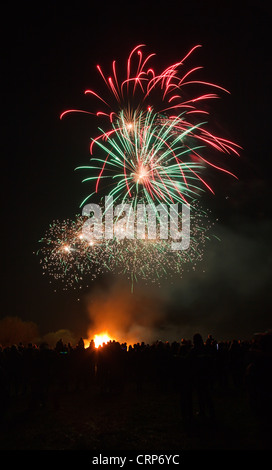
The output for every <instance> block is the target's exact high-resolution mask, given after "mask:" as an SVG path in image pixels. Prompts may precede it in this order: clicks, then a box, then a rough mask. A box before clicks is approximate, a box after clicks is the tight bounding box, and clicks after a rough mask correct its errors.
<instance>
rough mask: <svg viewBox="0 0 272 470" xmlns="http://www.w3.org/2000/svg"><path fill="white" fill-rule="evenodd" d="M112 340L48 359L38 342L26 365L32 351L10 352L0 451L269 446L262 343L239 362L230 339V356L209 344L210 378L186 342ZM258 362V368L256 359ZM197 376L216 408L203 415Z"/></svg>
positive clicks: (245, 350) (243, 351)
mask: <svg viewBox="0 0 272 470" xmlns="http://www.w3.org/2000/svg"><path fill="white" fill-rule="evenodd" d="M116 345H118V347H116V348H115V349H114V348H113V349H112V350H111V346H109V345H108V346H104V348H100V350H99V351H97V350H95V349H91V348H90V349H89V350H88V349H85V350H84V349H82V350H80V348H79V349H78V350H77V349H74V350H71V351H68V352H67V351H66V352H65V353H64V354H63V351H62V352H61V351H56V350H54V351H52V350H49V349H44V350H42V351H43V354H44V357H43V358H42V354H41V351H40V350H39V349H38V348H37V349H35V351H34V352H35V354H33V355H32V357H31V361H30V360H29V358H28V363H27V361H22V358H23V357H24V356H25V357H26V349H27V348H24V350H21V351H20V354H21V355H20V354H17V353H18V350H17V352H16V351H15V349H14V351H13V352H14V353H15V354H14V357H13V358H12V360H11V357H10V358H9V360H10V363H9V366H11V364H12V361H13V366H14V368H15V369H14V370H16V367H17V376H16V374H14V373H12V369H9V370H8V368H7V367H6V375H4V372H3V367H2V388H1V390H2V392H1V393H2V397H1V404H2V408H1V413H2V415H1V420H2V425H1V430H0V449H1V450H23V449H24V450H89V451H92V452H96V453H98V452H99V451H103V450H104V451H117V450H120V451H122V450H123V451H151V450H153V451H154V450H156V451H157V452H160V451H162V452H163V451H165V452H166V451H171V450H176V451H186V450H188V451H190V450H191V451H192V450H213V451H215V450H223V451H229V450H245V451H249V450H268V449H271V419H270V418H271V375H270V376H269V377H270V378H269V379H268V380H267V365H268V364H269V366H268V367H270V372H271V356H269V354H270V353H269V354H268V353H266V352H265V353H264V351H262V349H261V347H260V346H258V345H256V344H252V343H246V345H245V344H243V345H242V344H240V345H239V348H240V349H239V348H238V349H237V354H236V353H235V354H236V357H235V359H236V360H237V361H238V362H237V364H238V363H239V367H235V363H234V362H233V361H232V362H231V360H230V359H229V357H230V356H229V354H230V353H229V350H230V344H227V343H226V344H225V346H224V348H223V347H222V351H224V353H225V354H224V355H223V356H224V362H222V360H221V359H220V361H219V358H218V355H219V351H220V349H219V350H218V349H216V348H214V349H210V353H209V354H207V345H205V346H204V345H203V347H205V348H206V350H205V351H206V356H207V357H208V358H209V359H208V360H209V361H211V362H208V364H209V370H208V369H207V370H205V369H203V367H205V366H204V365H203V364H202V366H201V367H202V369H201V370H202V371H203V372H204V375H203V377H202V378H201V381H202V379H204V381H203V382H201V381H200V382H198V379H199V374H200V375H201V374H202V372H201V371H200V372H199V371H198V372H197V376H196V375H195V374H196V373H195V367H196V364H197V361H198V359H197V361H196V360H195V359H193V360H192V357H193V356H192V355H193V351H194V349H195V347H194V346H193V345H191V344H190V342H188V343H187V344H184V345H183V346H184V350H182V347H181V346H180V345H177V344H175V345H174V346H173V345H172V346H170V345H167V346H166V345H160V347H159V346H158V345H157V346H156V347H155V346H153V347H152V348H150V347H149V348H148V347H147V346H142V347H140V346H139V348H138V350H134V351H133V350H131V351H124V350H122V349H121V347H120V345H119V343H116ZM141 348H142V349H141ZM140 351H141V352H140ZM7 352H8V353H9V354H10V355H11V349H8V350H6V351H2V352H1V358H2V365H3V364H4V359H3V355H4V354H6V358H7V357H8V354H7ZM239 352H240V353H239ZM32 353H33V350H32ZM202 353H203V351H202ZM140 354H141V356H140ZM34 357H35V358H36V363H35V361H34ZM197 357H199V356H197ZM201 357H202V359H203V354H202V356H201ZM139 358H140V360H139ZM188 358H191V359H190V362H189V363H188V360H189V359H188ZM256 358H258V360H257V359H256ZM267 358H268V361H267ZM225 359H228V360H227V362H226V363H225ZM245 359H246V360H245ZM6 360H7V359H6ZM16 361H19V362H18V363H17V365H16ZM20 361H21V362H20ZM257 361H259V362H258V365H259V369H257V371H256V367H255V370H254V367H253V366H252V364H254V365H255V366H256V364H257ZM26 363H27V365H26ZM18 364H20V368H19V367H18ZM188 364H189V367H188ZM223 364H225V365H224V371H223V373H222V367H223ZM264 365H265V367H264ZM252 367H253V371H252ZM249 371H251V372H250V373H249ZM256 381H257V384H256ZM197 383H200V384H202V385H203V387H204V389H205V388H206V391H207V390H208V392H209V395H210V399H211V401H212V410H211V407H210V406H209V401H208V400H206V403H204V408H203V410H202V411H203V412H202V414H200V413H199V411H200V409H201V406H200V402H199V391H198V388H197ZM265 384H266V385H265ZM264 386H265V389H264V388H263V387H264ZM269 386H270V389H269ZM207 387H208V388H207ZM184 390H187V392H186V393H184ZM202 391H203V389H202ZM201 393H202V392H201ZM201 396H202V395H200V397H201ZM202 398H203V396H202ZM204 401H205V397H204ZM206 405H208V406H206Z"/></svg>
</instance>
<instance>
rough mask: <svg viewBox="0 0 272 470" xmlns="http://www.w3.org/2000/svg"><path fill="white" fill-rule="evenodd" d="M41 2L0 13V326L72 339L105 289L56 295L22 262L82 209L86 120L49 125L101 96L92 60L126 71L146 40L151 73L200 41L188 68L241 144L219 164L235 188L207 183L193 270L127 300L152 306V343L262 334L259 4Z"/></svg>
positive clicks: (265, 165)
mask: <svg viewBox="0 0 272 470" xmlns="http://www.w3.org/2000/svg"><path fill="white" fill-rule="evenodd" d="M37 5H38V4H37ZM41 5H42V4H39V6H37V8H36V9H35V7H30V5H27V6H26V4H19V6H16V8H15V7H12V6H10V7H5V8H4V9H3V10H2V26H1V29H2V31H1V32H2V39H1V46H2V54H1V61H2V67H1V69H2V73H1V76H2V85H1V94H2V100H1V101H2V105H1V116H2V125H1V128H2V131H3V136H2V139H1V144H2V188H3V195H2V210H3V213H2V235H3V241H2V255H3V262H2V266H3V273H2V277H1V285H2V288H3V291H2V295H1V318H4V317H5V316H7V315H11V316H18V317H20V318H21V319H23V320H25V321H33V322H35V323H36V324H37V325H38V326H39V328H40V331H41V334H44V333H46V332H50V331H56V330H58V329H61V328H65V329H69V330H71V331H73V332H74V333H75V335H84V333H85V332H86V328H88V325H89V318H88V311H87V308H86V299H91V298H92V296H94V297H95V296H96V292H97V289H98V288H99V290H101V289H102V290H104V292H105V296H107V295H108V296H110V295H111V292H112V290H114V284H115V282H116V279H115V280H113V279H112V278H110V276H109V277H107V278H103V279H100V280H98V281H97V282H95V283H93V285H92V287H91V288H90V289H89V290H88V291H86V292H83V293H78V292H68V293H67V292H62V291H58V292H57V293H56V292H54V288H55V287H58V286H55V285H52V284H49V282H48V278H45V276H42V271H41V268H40V265H39V260H38V258H37V256H35V255H34V254H33V252H35V251H36V250H37V249H38V240H39V239H40V238H41V237H42V236H43V235H44V232H45V230H46V229H47V227H48V225H49V224H50V223H51V222H52V220H54V219H59V220H62V219H65V218H73V217H74V215H75V214H77V213H79V212H80V210H79V205H80V203H81V201H82V200H83V198H84V197H85V196H86V191H87V188H86V187H85V186H84V185H83V184H82V183H81V179H82V175H81V174H78V173H77V172H75V171H74V168H75V167H76V166H79V165H82V164H88V161H89V142H90V137H91V136H93V135H95V134H96V121H95V119H92V118H90V117H86V116H82V115H81V116H79V115H73V116H70V117H69V118H67V119H65V120H63V121H60V119H59V116H60V114H61V112H63V111H64V110H66V109H69V108H79V109H86V110H92V109H91V106H92V104H91V101H88V98H87V97H86V96H84V93H83V92H84V90H85V89H86V88H92V89H94V90H97V91H99V90H101V93H103V91H102V90H104V88H103V83H102V81H101V79H100V77H99V75H98V73H97V71H96V65H97V64H100V65H101V66H103V68H104V69H106V68H107V67H108V68H109V67H110V64H111V62H112V60H114V59H116V60H117V61H118V63H120V64H125V61H126V59H127V57H128V54H129V53H130V51H131V50H132V48H133V47H135V46H136V45H137V44H141V43H144V44H146V45H147V51H148V52H155V53H156V54H157V56H156V59H155V62H156V64H158V66H157V68H158V69H163V68H165V67H167V66H168V65H170V64H172V63H174V62H176V61H178V60H179V59H181V58H182V57H183V56H184V55H185V54H186V53H187V52H188V50H189V49H190V48H191V47H193V46H194V45H196V44H201V45H202V48H200V49H199V50H198V51H196V52H195V54H194V56H193V58H192V63H194V64H195V66H199V65H202V66H204V69H203V72H202V73H203V78H204V77H205V79H207V80H210V81H212V82H214V83H218V84H220V85H221V86H223V87H225V88H227V89H228V90H230V92H231V94H230V95H227V94H223V95H220V96H222V99H220V100H217V101H216V102H213V103H212V106H213V108H212V109H214V113H215V117H216V120H217V121H218V123H220V126H222V129H223V133H224V134H225V136H226V138H230V139H231V140H233V141H235V142H237V143H239V144H240V145H241V146H242V147H243V150H242V151H241V156H240V158H236V157H232V158H233V161H232V162H231V164H230V165H231V166H230V168H231V170H232V171H233V172H235V173H236V174H237V176H238V177H239V181H238V182H237V181H234V180H233V179H231V178H221V177H218V179H215V180H214V181H213V183H214V185H215V190H216V195H215V196H210V195H209V196H207V197H206V200H205V203H206V204H207V207H208V208H209V209H211V211H212V214H213V217H214V218H215V219H216V218H218V219H219V221H218V225H217V227H216V231H217V232H216V233H217V234H218V235H219V237H220V239H221V242H220V243H214V244H210V245H209V246H208V247H207V253H206V255H205V256H204V260H203V265H202V266H201V267H200V270H199V272H195V273H192V272H191V273H188V275H187V276H185V277H184V279H182V280H180V281H179V283H175V284H174V285H173V286H170V285H167V284H166V285H164V286H163V287H162V289H160V290H157V291H156V290H155V289H152V290H148V288H143V287H140V286H139V287H138V288H136V290H135V293H134V294H133V295H134V297H133V299H132V302H135V299H137V298H138V297H139V296H140V297H141V298H143V302H145V300H144V299H145V298H147V297H148V295H149V293H150V296H152V298H153V297H154V298H157V301H158V300H159V302H160V303H161V305H163V309H164V315H163V319H162V321H161V323H160V322H157V323H158V324H157V325H156V328H158V331H159V332H160V333H159V334H160V336H161V337H162V338H164V339H167V337H166V336H167V335H169V339H173V338H174V337H175V336H176V338H175V339H180V337H182V336H186V335H187V336H188V335H189V336H190V335H191V334H192V333H193V332H194V331H196V330H198V331H201V332H203V334H204V335H205V334H207V333H208V332H211V333H212V334H214V335H217V336H218V337H222V338H224V337H228V336H231V337H234V336H237V337H248V336H249V337H250V336H251V335H252V334H254V333H255V332H258V331H265V330H268V329H270V328H271V327H272V324H271V320H270V319H271V314H270V305H271V282H270V278H271V275H270V274H271V234H272V233H271V232H272V230H271V228H272V224H271V218H270V206H271V184H270V182H271V181H270V180H271V178H270V174H271V142H270V140H271V129H270V127H271V120H270V89H271V70H270V68H271V66H270V63H271V59H270V47H269V44H270V34H271V12H270V11H269V9H268V7H266V6H265V3H264V2H258V5H256V6H255V7H254V8H253V7H248V8H244V9H239V8H238V7H237V2H236V3H233V6H231V4H230V3H229V2H220V8H219V7H218V6H212V5H211V4H210V3H209V2H208V3H207V2H202V3H201V4H199V3H197V2H182V1H180V2H171V1H170V2H154V3H153V2H137V3H136V2H135V3H133V4H132V3H129V2H126V3H122V2H121V3H120V2H119V3H112V5H111V6H108V5H107V6H106V4H104V2H100V3H99V2H97V3H93V2H88V5H89V6H86V4H85V2H84V3H83V2H82V3H80V2H77V3H75V4H74V6H70V5H65V6H60V5H58V6H55V5H51V4H50V2H49V4H48V3H46V4H44V5H43V6H41ZM3 144H4V145H3ZM3 167H4V171H3ZM203 271H205V272H203ZM129 289H130V286H129V285H128V292H129ZM137 296H138V297H137ZM78 298H80V301H79V300H78ZM137 308H139V307H137ZM155 308H156V307H155V305H154V309H155ZM139 339H141V338H139Z"/></svg>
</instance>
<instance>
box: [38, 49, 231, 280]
mask: <svg viewBox="0 0 272 470" xmlns="http://www.w3.org/2000/svg"><path fill="white" fill-rule="evenodd" d="M143 47H144V45H140V46H137V47H135V48H134V49H133V50H132V52H131V53H130V55H129V57H128V60H127V63H126V67H125V68H124V69H123V71H124V76H123V77H122V78H120V76H121V75H122V73H120V71H118V70H117V64H116V61H113V63H112V68H111V75H110V76H109V77H107V76H106V74H105V73H104V72H103V71H102V68H101V67H100V66H97V69H98V72H99V74H100V76H101V78H102V80H103V82H104V83H105V84H106V95H105V96H104V95H103V96H102V95H101V94H100V93H96V92H95V91H93V90H91V89H88V90H86V91H85V94H86V95H88V96H90V97H92V98H94V99H95V100H97V102H98V103H99V104H100V105H101V106H102V108H100V109H99V110H95V111H87V110H86V111H85V110H78V109H70V110H67V111H65V112H64V113H62V114H61V116H60V117H61V119H62V118H63V117H64V116H66V115H69V114H70V113H72V112H80V113H85V114H90V115H93V116H96V117H98V118H99V122H103V124H99V127H98V135H96V136H95V137H93V138H92V139H91V144H90V153H91V164H90V165H85V166H80V167H78V168H77V169H84V170H87V171H88V172H89V173H88V175H86V177H85V178H84V179H83V181H84V182H87V183H88V184H89V185H90V186H91V190H90V191H92V192H91V193H90V194H88V196H87V197H86V198H85V199H84V200H83V201H82V203H81V207H82V206H83V205H85V203H86V202H87V201H89V200H90V199H91V198H92V197H93V196H94V195H95V194H100V195H101V194H103V195H105V193H106V194H107V195H108V197H109V198H111V199H112V201H113V204H119V206H120V204H128V205H130V206H131V210H133V211H135V209H136V206H138V204H139V203H142V204H148V205H153V206H155V205H158V204H165V205H169V204H170V205H171V204H172V205H177V204H178V203H182V204H187V205H190V207H191V215H190V225H191V230H190V244H189V247H188V249H186V250H175V249H173V245H172V241H171V239H170V238H163V237H160V234H159V233H156V234H155V236H153V237H149V236H146V234H144V236H142V237H139V238H137V237H136V238H133V239H130V237H129V236H127V235H124V236H121V235H123V234H122V233H121V234H120V233H118V231H119V230H121V231H122V226H121V225H120V219H122V217H121V216H120V214H119V215H117V216H116V217H115V220H114V231H113V237H112V238H107V237H105V236H102V237H101V238H99V239H96V238H95V237H93V238H91V239H90V238H88V237H87V238H86V236H85V235H86V234H85V232H84V225H85V221H86V217H83V216H77V217H76V218H75V220H65V221H62V222H60V221H55V222H53V223H52V224H51V226H50V227H49V229H48V231H47V232H46V234H45V236H44V237H43V238H42V240H40V242H41V248H40V250H39V254H41V256H42V259H41V264H42V268H43V271H44V273H48V274H49V276H51V277H52V278H53V279H55V280H60V281H61V283H62V284H63V286H64V288H67V287H70V286H75V285H79V286H81V285H82V284H83V283H84V284H86V282H87V283H88V282H89V281H90V280H93V279H95V278H96V277H97V275H99V274H102V273H105V272H111V273H114V274H116V275H122V276H127V277H128V278H129V279H130V280H131V282H132V284H133V283H134V282H135V281H138V280H143V281H146V282H160V280H161V279H162V278H175V277H176V276H179V277H180V276H181V275H182V273H183V271H184V268H185V266H186V265H188V263H189V264H190V265H191V266H192V267H193V268H194V267H195V266H196V263H198V262H199V261H200V260H201V259H202V256H203V249H204V246H205V243H206V241H207V240H209V231H210V228H211V225H212V224H211V223H210V221H209V217H208V215H207V212H205V211H203V210H202V209H201V208H200V206H199V205H198V202H197V201H196V198H198V199H199V196H201V194H202V193H203V192H204V191H206V190H208V191H211V192H212V193H214V191H213V188H212V187H211V186H210V185H209V184H208V183H207V181H206V179H205V172H206V171H207V169H208V168H213V169H215V170H218V171H222V172H225V173H228V174H229V175H231V176H233V177H235V178H236V176H235V175H233V174H232V173H231V172H230V171H228V170H227V169H226V168H224V166H222V165H221V159H222V156H224V157H227V156H229V155H239V153H238V150H237V149H238V148H239V146H238V145H237V144H235V143H233V142H231V141H229V140H227V139H225V138H222V137H219V136H217V135H215V134H213V133H211V132H210V131H209V130H208V129H207V125H208V123H209V122H208V121H209V118H208V115H209V113H208V111H207V109H206V106H205V103H206V102H207V101H209V100H211V99H215V98H217V97H218V95H217V93H215V91H217V90H220V91H221V92H222V91H223V92H227V93H228V91H227V90H225V89H224V88H222V87H221V86H219V85H215V84H212V83H210V82H207V81H202V80H194V79H193V77H194V75H195V74H196V73H198V71H199V70H200V69H201V68H202V67H194V68H188V67H186V64H187V60H188V58H189V57H190V56H191V54H192V53H193V52H194V51H195V50H196V49H197V48H199V47H200V46H199V45H197V46H195V47H193V48H192V49H191V50H190V51H189V52H188V53H187V54H186V55H185V57H184V58H183V59H182V60H180V61H178V62H177V63H175V64H173V65H171V66H169V67H167V68H166V69H164V70H163V71H162V72H156V71H155V69H154V68H153V67H151V66H150V61H151V58H153V56H154V55H155V54H149V55H147V56H144V54H143V52H142V48H143ZM190 86H191V87H192V88H191V89H193V90H194V93H193V94H191V95H188V90H190ZM200 87H205V88H208V89H210V88H211V89H212V93H209V92H207V91H205V92H203V93H199V88H200ZM218 157H220V164H218ZM102 183H103V184H102ZM101 201H102V198H100V202H101ZM121 222H122V220H121ZM183 222H184V221H183V219H182V217H180V216H179V219H178V227H179V229H182V226H183ZM133 223H134V230H135V229H137V227H136V225H135V224H136V222H133ZM101 229H102V232H103V233H104V234H105V232H106V226H105V221H103V222H101Z"/></svg>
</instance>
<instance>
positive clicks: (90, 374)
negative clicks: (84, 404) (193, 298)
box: [0, 332, 272, 428]
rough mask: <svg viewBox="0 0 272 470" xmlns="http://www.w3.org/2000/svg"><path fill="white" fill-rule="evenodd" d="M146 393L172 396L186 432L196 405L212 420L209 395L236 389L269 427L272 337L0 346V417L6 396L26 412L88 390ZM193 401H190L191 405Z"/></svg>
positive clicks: (271, 413) (4, 407) (211, 402)
mask: <svg viewBox="0 0 272 470" xmlns="http://www.w3.org/2000/svg"><path fill="white" fill-rule="evenodd" d="M148 387H153V390H154V391H155V390H158V391H159V392H162V393H163V392H166V393H167V392H169V391H173V390H174V391H176V392H177V393H178V394H179V401H180V411H181V416H182V419H183V422H184V425H185V426H186V428H189V427H190V426H191V422H192V417H193V412H194V406H195V401H196V402H197V409H198V413H199V416H203V417H207V418H208V419H211V420H213V419H214V418H215V415H216V410H215V406H214V393H215V390H217V391H218V390H219V391H221V392H223V393H228V391H229V390H230V389H239V388H243V390H245V393H246V396H247V397H248V402H249V405H250V407H251V409H252V411H253V412H254V413H257V415H258V416H260V417H263V418H264V419H266V420H267V421H268V422H271V420H272V332H266V333H263V334H260V335H256V336H255V337H254V338H252V339H251V340H249V341H239V340H232V341H220V342H218V341H216V340H215V339H214V338H213V337H212V335H209V336H208V337H207V338H206V340H203V338H202V336H201V335H200V334H199V333H196V334H195V335H194V336H193V338H192V340H190V339H182V340H181V341H180V342H173V343H168V342H161V341H157V342H155V343H152V344H146V343H137V344H134V345H133V346H132V345H131V346H128V345H127V344H126V343H119V342H117V341H110V342H108V343H107V344H104V345H103V346H102V347H99V348H96V347H95V344H94V342H93V341H91V342H90V344H89V346H88V347H84V342H83V340H82V338H81V339H80V340H79V342H78V344H77V345H76V346H71V345H70V344H69V343H68V344H64V343H63V341H62V340H61V339H60V340H59V341H58V342H57V344H56V345H55V347H54V348H52V347H49V346H48V345H47V344H45V343H42V344H40V345H38V346H37V345H34V344H28V345H23V344H19V345H12V346H8V347H7V346H6V347H0V416H1V417H3V416H4V414H5V411H6V410H7V409H8V406H9V404H10V402H11V399H12V397H14V396H19V395H24V396H26V397H28V399H29V407H30V409H36V408H37V407H46V406H47V404H48V400H49V399H50V400H51V403H53V404H54V406H56V407H58V406H59V402H60V397H61V396H63V394H65V393H69V392H72V391H75V390H82V389H86V390H88V389H91V388H93V389H95V390H96V391H97V393H99V394H101V395H102V394H116V393H129V390H131V389H133V388H134V390H135V391H136V392H137V393H139V394H140V393H143V392H144V390H145V389H146V388H148ZM194 397H195V398H194Z"/></svg>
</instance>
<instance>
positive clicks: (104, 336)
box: [84, 332, 113, 348]
mask: <svg viewBox="0 0 272 470" xmlns="http://www.w3.org/2000/svg"><path fill="white" fill-rule="evenodd" d="M93 341H94V345H95V347H96V348H99V347H100V346H103V344H107V343H108V342H109V341H113V338H111V337H110V336H109V335H108V333H107V332H103V333H100V334H96V335H94V337H93ZM89 344H90V340H89V339H84V346H85V348H87V347H88V346H89Z"/></svg>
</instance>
